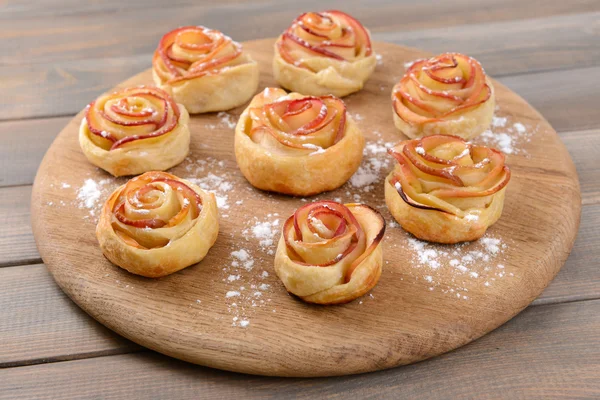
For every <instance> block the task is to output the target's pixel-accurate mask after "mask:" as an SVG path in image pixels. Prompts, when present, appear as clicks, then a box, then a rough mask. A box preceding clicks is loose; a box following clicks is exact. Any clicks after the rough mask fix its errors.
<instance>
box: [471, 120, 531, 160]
mask: <svg viewBox="0 0 600 400" xmlns="http://www.w3.org/2000/svg"><path fill="white" fill-rule="evenodd" d="M510 122H512V121H510ZM510 122H509V117H500V116H494V117H493V118H492V124H491V129H488V130H486V131H484V132H483V133H482V134H481V135H480V136H479V137H476V138H474V139H473V143H475V144H483V145H485V146H488V147H494V148H497V149H498V150H500V151H502V152H503V153H504V154H523V155H526V156H527V152H526V151H525V149H524V148H523V145H524V144H525V143H528V142H530V141H531V137H532V136H533V134H535V133H536V132H537V129H538V127H537V126H536V127H527V126H525V125H524V124H523V123H521V122H512V123H510Z"/></svg>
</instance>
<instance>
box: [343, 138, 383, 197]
mask: <svg viewBox="0 0 600 400" xmlns="http://www.w3.org/2000/svg"><path fill="white" fill-rule="evenodd" d="M391 146H392V143H384V142H383V140H381V139H380V140H378V141H376V142H368V143H367V144H366V146H365V150H364V158H363V162H362V163H361V165H360V167H358V170H357V171H356V173H355V174H354V175H352V177H351V178H350V185H351V186H353V187H355V188H361V189H362V191H363V192H370V191H371V190H373V189H374V185H375V184H378V183H379V181H380V180H381V178H382V176H381V172H382V170H385V169H386V168H387V167H388V166H389V165H390V158H389V157H388V155H387V149H388V148H389V147H391Z"/></svg>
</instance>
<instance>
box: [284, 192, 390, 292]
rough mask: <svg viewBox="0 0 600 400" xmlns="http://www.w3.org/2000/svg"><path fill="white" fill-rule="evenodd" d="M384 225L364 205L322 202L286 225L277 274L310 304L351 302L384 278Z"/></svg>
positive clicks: (298, 212)
mask: <svg viewBox="0 0 600 400" xmlns="http://www.w3.org/2000/svg"><path fill="white" fill-rule="evenodd" d="M384 232H385V221H384V219H383V217H382V216H381V214H379V212H378V211H376V210H374V209H372V208H371V207H369V206H366V205H363V204H346V205H344V204H340V203H336V202H333V201H318V202H314V203H311V204H307V205H305V206H303V207H300V208H299V209H298V210H296V212H295V213H294V214H293V215H292V216H291V217H290V218H288V219H287V221H286V222H285V224H284V225H283V232H282V234H281V239H280V240H279V244H278V246H277V253H276V255H275V272H276V273H277V276H279V279H281V281H282V282H283V284H284V285H285V287H286V289H287V290H288V292H290V293H293V294H295V295H296V296H298V297H300V298H301V299H302V300H304V301H306V302H309V303H319V304H337V303H346V302H349V301H351V300H354V299H356V298H357V297H360V296H362V295H363V294H365V293H366V292H368V291H369V290H370V289H371V288H373V287H374V286H375V285H376V284H377V281H378V280H379V277H380V276H381V268H382V265H383V252H382V249H381V241H382V239H383V234H384Z"/></svg>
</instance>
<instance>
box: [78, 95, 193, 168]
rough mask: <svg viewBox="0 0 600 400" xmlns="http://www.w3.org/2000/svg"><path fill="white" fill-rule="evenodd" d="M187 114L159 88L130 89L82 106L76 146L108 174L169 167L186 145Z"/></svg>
mask: <svg viewBox="0 0 600 400" xmlns="http://www.w3.org/2000/svg"><path fill="white" fill-rule="evenodd" d="M188 122H189V115H188V113H187V111H186V110H185V108H184V107H183V106H182V105H180V104H176V103H175V102H174V101H173V99H172V98H171V97H170V96H169V95H168V94H167V93H165V92H164V91H163V90H160V89H158V88H154V87H145V86H139V87H133V88H127V89H123V90H121V91H117V92H114V93H110V94H105V95H102V96H100V97H98V98H97V99H96V100H95V101H93V102H92V103H90V105H89V106H88V107H87V110H86V114H85V118H84V119H83V120H82V121H81V126H80V127H79V144H80V146H81V149H82V150H83V153H84V154H85V156H86V157H87V159H88V160H89V161H90V162H91V163H92V164H94V165H96V166H98V167H100V168H102V169H103V170H105V171H107V172H109V173H111V174H113V175H114V176H123V175H137V174H141V173H143V172H146V171H151V170H165V169H169V168H171V167H173V166H175V165H177V164H179V163H180V162H182V161H183V160H184V159H185V157H186V156H187V154H188V152H189V148H190V131H189V129H188Z"/></svg>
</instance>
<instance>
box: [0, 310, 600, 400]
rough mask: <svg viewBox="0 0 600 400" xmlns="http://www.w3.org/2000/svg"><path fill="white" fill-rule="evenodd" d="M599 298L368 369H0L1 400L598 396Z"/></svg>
mask: <svg viewBox="0 0 600 400" xmlns="http://www.w3.org/2000/svg"><path fill="white" fill-rule="evenodd" d="M599 324H600V301H587V302H576V303H568V304H560V305H551V306H542V307H533V308H529V309H527V310H526V311H524V312H523V313H522V314H521V315H519V316H517V317H516V318H514V319H513V320H512V321H510V322H508V323H507V324H505V325H504V326H502V327H501V328H499V329H497V330H496V331H494V332H492V333H490V334H489V335H487V336H485V337H483V338H481V339H479V340H477V341H476V342H473V343H471V344H469V345H467V346H465V347H464V348H461V349H459V350H456V351H454V352H452V353H449V354H446V355H443V356H440V357H437V358H435V359H433V360H428V361H424V362H421V363H418V364H414V365H410V366H405V367H401V368H395V369H390V370H386V371H380V372H375V373H370V374H362V375H354V376H346V377H338V378H314V379H283V378H266V377H256V376H251V375H242V374H235V373H230V372H224V371H217V370H213V369H210V368H204V367H199V366H194V365H191V364H187V363H184V362H180V361H177V360H173V359H169V358H167V357H164V356H161V355H158V354H156V353H147V352H144V353H136V354H127V355H122V356H113V357H102V358H96V359H88V360H80V361H71V362H61V363H53V364H45V365H37V366H31V367H21V368H11V369H5V370H0V398H2V399H11V400H18V399H31V398H36V399H56V398H61V399H75V398H78V399H79V398H103V399H122V398H144V399H165V398H169V399H175V398H176V399H215V398H225V399H230V398H243V399H321V398H333V399H338V398H339V399H343V398H352V399H354V398H361V399H363V398H364V399H367V398H368V399H390V398H395V399H397V398H409V399H430V400H440V399H470V398H477V399H481V400H487V399H494V400H496V399H511V400H512V399H553V398H568V399H592V398H598V397H600V381H599V380H598V370H599V369H600V347H599V346H593V345H590V344H592V343H597V342H598V341H599V340H600V334H599V332H598V325H599Z"/></svg>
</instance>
